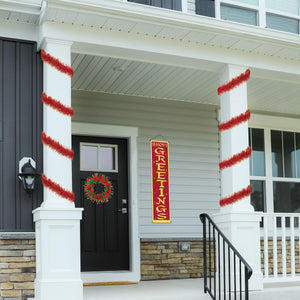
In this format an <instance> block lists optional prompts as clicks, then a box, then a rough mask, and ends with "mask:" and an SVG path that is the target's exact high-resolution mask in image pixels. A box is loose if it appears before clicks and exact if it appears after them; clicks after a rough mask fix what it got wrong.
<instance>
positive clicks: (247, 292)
mask: <svg viewBox="0 0 300 300" xmlns="http://www.w3.org/2000/svg"><path fill="white" fill-rule="evenodd" d="M245 300H249V291H248V270H247V268H246V266H245Z"/></svg>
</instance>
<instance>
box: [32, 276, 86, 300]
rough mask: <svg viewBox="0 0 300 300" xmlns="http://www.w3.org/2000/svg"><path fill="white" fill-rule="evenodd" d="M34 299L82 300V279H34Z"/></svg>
mask: <svg viewBox="0 0 300 300" xmlns="http://www.w3.org/2000/svg"><path fill="white" fill-rule="evenodd" d="M34 284H35V300H53V299H55V300H82V299H83V283H82V280H56V281H54V280H39V279H36V280H35V283H34Z"/></svg>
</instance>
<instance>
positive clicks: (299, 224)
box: [297, 217, 300, 266]
mask: <svg viewBox="0 0 300 300" xmlns="http://www.w3.org/2000/svg"><path fill="white" fill-rule="evenodd" d="M297 219H298V230H297V232H298V249H299V254H298V255H299V257H298V260H299V266H300V217H298V218H297Z"/></svg>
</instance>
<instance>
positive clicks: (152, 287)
mask: <svg viewBox="0 0 300 300" xmlns="http://www.w3.org/2000/svg"><path fill="white" fill-rule="evenodd" d="M83 299H84V300H97V299H99V300H100V299H105V300H120V299H122V300H210V299H211V298H210V297H209V296H208V295H207V294H204V292H203V279H199V278H197V279H173V280H153V281H141V282H139V283H138V284H130V285H108V286H85V287H84V288H83Z"/></svg>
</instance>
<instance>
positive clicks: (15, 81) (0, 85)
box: [0, 39, 43, 231]
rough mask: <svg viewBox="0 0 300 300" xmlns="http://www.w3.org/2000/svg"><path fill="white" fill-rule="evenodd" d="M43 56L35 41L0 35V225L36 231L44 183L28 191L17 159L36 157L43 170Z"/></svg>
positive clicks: (4, 227) (13, 229) (10, 228)
mask: <svg viewBox="0 0 300 300" xmlns="http://www.w3.org/2000/svg"><path fill="white" fill-rule="evenodd" d="M42 84H43V71H42V62H41V59H40V57H39V54H38V53H37V52H36V43H34V42H28V41H15V40H8V39H0V124H1V125H0V230H1V231H33V221H32V213H31V211H32V210H33V209H34V208H36V207H37V206H39V205H40V203H41V200H42V187H41V185H40V186H39V190H38V191H36V192H35V193H34V194H33V195H31V196H29V195H27V194H26V193H25V191H24V189H23V188H22V185H21V182H20V180H19V178H18V176H17V174H18V171H19V170H18V168H19V160H20V159H21V158H22V157H24V156H27V157H32V158H33V159H34V160H35V161H36V162H37V170H38V172H39V173H40V172H41V170H42V159H43V157H42V145H41V142H40V134H41V130H42V121H43V118H42V103H41V100H40V95H41V92H42Z"/></svg>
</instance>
